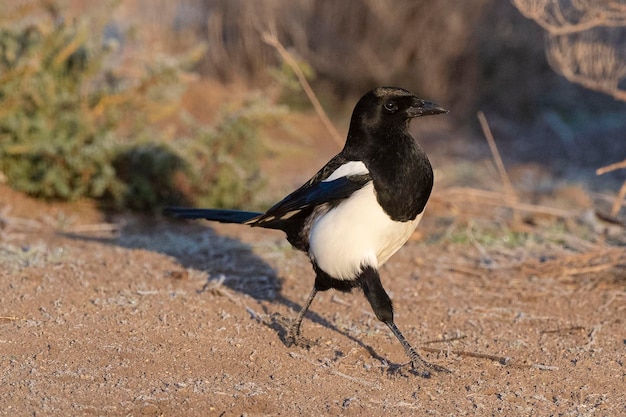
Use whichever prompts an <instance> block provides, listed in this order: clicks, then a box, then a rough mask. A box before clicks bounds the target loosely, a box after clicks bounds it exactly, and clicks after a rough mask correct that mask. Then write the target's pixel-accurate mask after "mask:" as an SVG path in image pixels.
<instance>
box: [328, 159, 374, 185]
mask: <svg viewBox="0 0 626 417" xmlns="http://www.w3.org/2000/svg"><path fill="white" fill-rule="evenodd" d="M365 174H369V171H368V170H367V167H366V166H365V164H364V163H363V162H361V161H350V162H346V163H345V164H343V165H342V166H340V167H339V168H337V169H336V170H334V171H333V173H332V174H330V176H329V177H328V178H326V179H325V180H324V181H322V182H328V181H334V180H336V179H337V178H341V177H349V176H351V175H365Z"/></svg>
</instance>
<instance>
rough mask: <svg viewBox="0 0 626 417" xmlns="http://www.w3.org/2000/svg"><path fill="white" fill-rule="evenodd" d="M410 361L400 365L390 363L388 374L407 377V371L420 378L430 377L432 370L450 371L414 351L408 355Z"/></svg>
mask: <svg viewBox="0 0 626 417" xmlns="http://www.w3.org/2000/svg"><path fill="white" fill-rule="evenodd" d="M410 356H411V361H410V362H407V363H405V364H402V365H390V366H389V369H388V374H389V375H398V376H402V377H405V378H406V377H408V375H407V373H409V374H411V375H416V376H419V377H422V378H430V377H431V375H432V373H433V372H441V373H452V371H450V370H449V369H447V368H444V367H443V366H440V365H436V364H434V363H430V362H426V361H425V360H424V359H422V357H421V356H419V355H418V354H417V352H415V355H410Z"/></svg>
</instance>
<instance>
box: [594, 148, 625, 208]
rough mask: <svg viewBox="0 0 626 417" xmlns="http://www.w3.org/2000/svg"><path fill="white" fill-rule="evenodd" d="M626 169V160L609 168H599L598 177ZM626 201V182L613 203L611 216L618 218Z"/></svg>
mask: <svg viewBox="0 0 626 417" xmlns="http://www.w3.org/2000/svg"><path fill="white" fill-rule="evenodd" d="M624 168H626V159H624V160H623V161H621V162H616V163H614V164H610V165H607V166H603V167H602V168H598V169H597V170H596V175H602V174H606V173H607V172H611V171H615V170H618V169H624ZM625 199H626V181H624V183H623V184H622V187H621V188H620V190H619V192H618V193H617V196H616V197H615V201H614V202H613V206H612V207H611V216H613V217H615V216H617V213H619V212H620V210H621V209H622V205H623V204H624V200H625Z"/></svg>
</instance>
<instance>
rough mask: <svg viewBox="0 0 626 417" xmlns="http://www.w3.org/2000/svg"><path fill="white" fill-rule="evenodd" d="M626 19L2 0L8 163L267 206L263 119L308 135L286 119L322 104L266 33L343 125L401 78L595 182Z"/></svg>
mask: <svg viewBox="0 0 626 417" xmlns="http://www.w3.org/2000/svg"><path fill="white" fill-rule="evenodd" d="M625 24H626V7H625V6H623V5H622V3H621V2H619V1H595V0H578V1H576V2H574V1H566V0H513V1H511V2H509V1H497V0H467V1H463V2H459V1H452V0H439V1H437V2H432V1H428V0H397V1H394V2H393V3H392V2H385V1H377V0H344V1H329V0H267V1H245V0H178V1H166V0H125V1H117V2H114V1H99V2H95V1H78V0H43V1H34V0H33V1H26V0H15V1H11V2H2V3H0V175H1V178H0V179H1V180H2V181H4V182H6V183H8V184H9V185H10V186H11V187H13V188H15V189H17V190H21V191H23V192H25V193H28V194H30V195H33V196H38V197H42V198H47V199H61V200H72V199H77V198H84V197H86V198H93V199H97V200H98V201H100V202H101V204H102V205H103V207H107V208H116V209H119V208H132V209H138V210H148V211H150V210H158V209H159V208H160V207H162V206H163V205H167V204H198V205H208V206H228V207H242V206H255V205H257V206H258V205H263V204H264V203H265V201H264V200H263V198H260V197H259V193H258V191H256V190H258V189H259V187H261V186H262V185H263V184H264V182H265V179H264V177H263V175H262V174H261V172H262V170H261V169H260V162H259V161H260V160H261V159H262V157H263V156H264V155H267V154H268V153H269V154H271V153H272V152H276V145H274V147H273V148H272V144H271V140H270V141H269V145H268V139H267V135H272V134H277V132H278V131H280V133H278V135H286V136H287V137H290V138H293V140H294V141H298V140H299V139H297V137H298V136H299V135H301V134H302V132H301V130H300V129H299V128H294V126H289V124H288V123H285V121H286V120H287V119H288V116H289V115H290V114H293V113H294V112H311V109H310V104H309V101H308V100H307V98H306V96H305V95H304V93H303V92H302V90H301V87H300V84H299V83H298V82H297V80H296V77H295V75H294V73H293V70H292V69H291V68H290V67H289V66H288V65H286V64H285V63H284V62H283V61H282V60H281V57H280V55H279V54H277V53H276V50H275V49H274V48H273V47H271V46H270V45H268V44H266V43H265V42H264V40H263V36H262V34H263V33H265V32H271V33H273V34H275V35H276V37H277V38H278V39H279V40H280V42H281V43H282V44H283V45H284V46H285V47H286V48H287V49H288V51H289V53H290V54H291V55H292V56H293V57H294V58H295V59H296V60H297V61H298V63H299V65H300V67H301V68H302V69H303V71H304V74H305V76H306V77H307V79H308V80H309V82H310V83H311V84H312V86H313V88H314V90H315V91H316V93H317V94H318V96H319V97H320V99H321V101H322V102H323V103H324V105H325V107H326V108H327V109H331V110H332V111H331V118H332V119H333V121H335V122H337V124H341V125H342V126H343V125H347V123H346V122H345V120H346V119H347V117H349V112H350V110H351V107H352V105H353V103H354V101H355V100H356V99H358V97H359V96H360V95H361V94H363V92H365V91H367V90H369V89H370V88H372V87H374V86H377V85H398V86H403V87H405V88H407V89H410V90H412V91H414V92H416V93H418V94H419V95H420V96H423V97H427V98H431V99H433V100H435V101H437V102H439V103H441V104H443V105H444V106H445V107H447V108H449V109H450V110H451V117H450V120H452V121H453V123H452V127H450V129H452V130H454V131H455V132H465V133H458V134H457V136H460V135H462V136H463V140H464V141H465V142H468V143H470V145H471V143H472V141H478V140H481V139H480V136H479V134H473V132H474V131H476V133H478V129H477V126H478V124H477V122H476V121H475V117H474V115H475V114H476V112H477V111H478V110H482V111H484V112H485V113H486V114H487V115H488V116H489V119H490V122H491V124H492V128H493V130H494V133H495V134H496V137H497V138H498V140H499V143H500V144H501V146H502V148H503V149H504V154H505V155H514V158H515V159H516V161H518V162H532V163H538V164H544V165H547V166H548V168H549V169H550V170H551V172H552V173H553V174H554V175H562V176H568V177H569V178H572V179H573V180H580V181H589V182H590V183H592V184H593V183H594V181H595V180H594V176H595V175H594V174H593V172H594V171H595V169H596V168H598V167H600V166H602V165H606V164H609V163H612V162H617V161H619V160H621V159H624V157H625V156H626V140H625V139H624V134H623V132H624V128H626V117H625V116H626V102H625V101H626V97H625V95H626V91H625V90H626V80H625V79H626V42H625V41H626V30H625V28H624V26H625ZM467 132H469V133H467ZM437 146H439V147H443V148H445V147H446V146H450V145H446V143H438V144H437ZM606 178H608V179H610V178H613V179H619V178H621V179H622V180H623V175H621V177H620V174H619V173H616V172H614V173H612V174H609V175H608V176H607V177H606Z"/></svg>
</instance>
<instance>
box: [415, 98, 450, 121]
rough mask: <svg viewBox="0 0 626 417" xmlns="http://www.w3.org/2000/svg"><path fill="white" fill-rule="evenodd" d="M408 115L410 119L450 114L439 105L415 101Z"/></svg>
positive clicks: (419, 100)
mask: <svg viewBox="0 0 626 417" xmlns="http://www.w3.org/2000/svg"><path fill="white" fill-rule="evenodd" d="M407 113H408V114H409V117H419V116H430V115H433V114H440V113H448V110H446V109H444V108H443V107H441V106H440V105H439V104H437V103H433V102H431V101H426V100H422V99H415V100H414V101H413V103H412V105H411V107H409V109H408V110H407Z"/></svg>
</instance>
